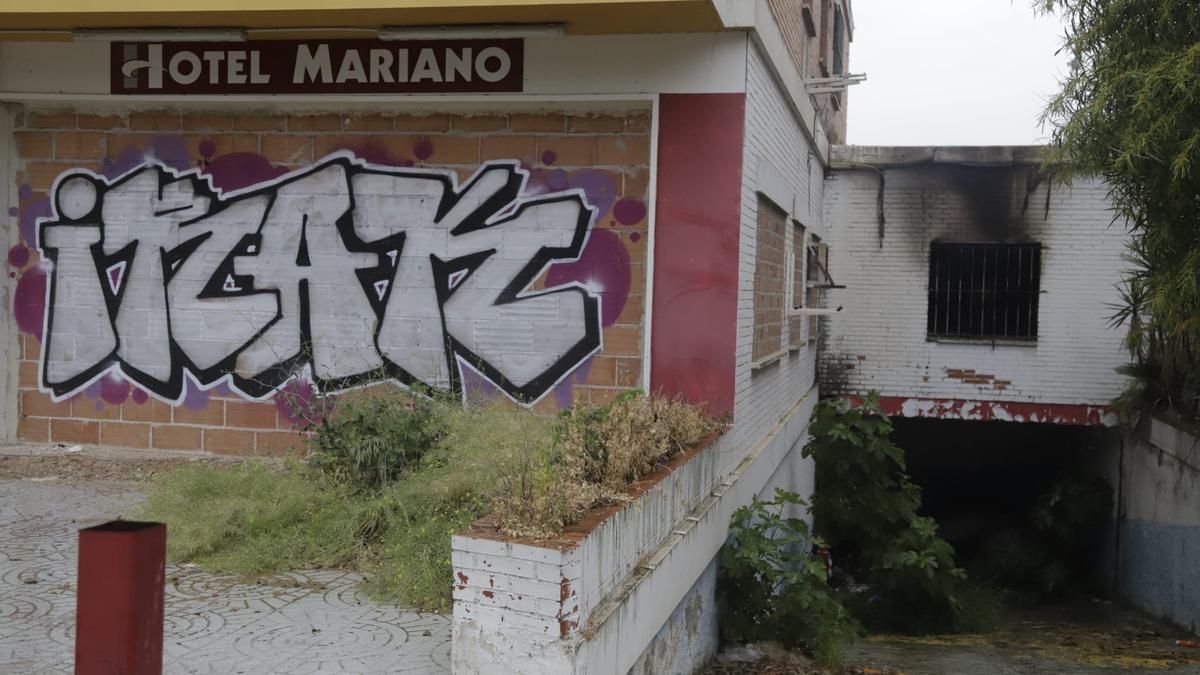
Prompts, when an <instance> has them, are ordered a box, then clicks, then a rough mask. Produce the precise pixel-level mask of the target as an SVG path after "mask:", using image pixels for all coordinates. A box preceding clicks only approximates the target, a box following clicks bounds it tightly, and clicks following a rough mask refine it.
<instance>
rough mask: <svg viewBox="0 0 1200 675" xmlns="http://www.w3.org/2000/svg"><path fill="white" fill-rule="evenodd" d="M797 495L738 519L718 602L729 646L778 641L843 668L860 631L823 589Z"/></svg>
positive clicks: (755, 505)
mask: <svg viewBox="0 0 1200 675" xmlns="http://www.w3.org/2000/svg"><path fill="white" fill-rule="evenodd" d="M804 505H805V504H804V500H802V499H801V498H800V496H799V495H797V494H795V493H793V492H787V491H786V490H779V489H777V490H776V491H775V499H774V500H773V501H769V502H763V501H759V500H758V499H757V498H755V499H754V501H753V502H752V503H751V504H750V505H748V506H743V507H741V508H739V509H738V510H737V511H736V512H735V513H734V514H733V520H732V522H731V523H730V528H729V542H728V543H726V545H725V546H724V547H723V548H722V549H721V556H720V557H721V567H720V572H719V576H718V581H717V603H718V611H719V615H720V625H721V633H722V637H723V638H724V639H725V640H726V641H727V642H737V643H746V642H762V641H773V642H779V643H781V644H782V645H784V646H786V647H789V648H799V649H801V650H803V651H804V653H806V654H808V655H809V656H810V657H812V658H813V659H814V660H816V661H817V662H818V663H821V664H823V665H829V664H834V663H837V662H839V661H841V659H842V657H843V655H844V653H845V649H846V646H847V645H848V644H849V643H850V642H852V641H853V640H854V638H855V637H856V636H857V634H858V630H859V628H858V624H857V622H855V620H854V619H853V618H851V617H850V615H849V614H848V613H847V612H846V609H845V608H844V607H843V606H842V604H841V602H839V601H838V599H837V598H836V597H835V596H834V594H833V592H832V591H831V590H830V588H829V586H828V585H827V583H826V569H825V561H824V560H822V559H820V558H818V557H816V556H814V555H812V554H811V553H809V552H808V551H809V550H810V548H811V546H812V545H813V544H814V543H816V544H819V543H820V542H817V541H816V540H815V538H814V537H813V536H812V535H811V533H810V532H809V529H808V524H807V523H805V522H804V521H803V520H802V519H799V518H794V517H785V516H784V510H785V509H787V508H789V507H797V506H804Z"/></svg>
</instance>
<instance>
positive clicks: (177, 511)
mask: <svg viewBox="0 0 1200 675" xmlns="http://www.w3.org/2000/svg"><path fill="white" fill-rule="evenodd" d="M381 418H383V419H381ZM430 429H432V430H436V432H435V433H433V432H429V431H428V430H430ZM711 429H712V424H711V422H709V421H707V420H706V419H705V418H703V416H702V415H701V414H700V413H699V411H698V409H697V408H695V407H693V406H688V405H685V404H683V403H680V402H677V401H666V400H659V399H648V398H646V397H644V396H641V395H635V394H631V395H628V396H623V397H621V398H619V399H618V400H617V401H616V402H614V403H612V404H610V405H609V406H605V407H601V408H587V409H583V408H577V409H573V410H572V411H571V412H570V413H568V414H565V415H563V416H562V417H560V418H559V419H554V418H548V417H545V416H541V415H536V414H534V413H532V412H530V411H527V410H524V409H519V408H516V407H514V406H511V405H508V404H504V403H497V404H492V405H473V406H470V407H466V408H464V407H462V406H460V405H458V404H455V403H452V402H447V401H433V402H421V403H420V404H418V405H412V404H411V402H405V401H404V400H402V399H398V400H397V402H396V403H394V404H393V405H385V404H381V403H380V402H379V400H378V399H367V398H361V397H360V398H355V399H350V400H349V401H348V402H347V403H345V404H344V405H343V404H341V403H339V404H338V406H337V408H336V409H335V411H334V413H333V415H332V417H331V419H330V420H329V422H328V423H323V424H322V425H320V426H318V427H317V429H316V431H315V434H316V440H315V441H314V443H313V450H314V453H313V457H312V461H310V463H309V464H308V465H304V464H301V463H292V464H289V465H288V466H286V467H285V468H283V469H270V468H267V467H265V466H262V465H258V464H252V463H245V464H238V465H234V466H229V467H216V466H196V467H187V468H183V469H179V470H177V471H174V472H171V473H169V474H166V475H164V476H163V477H161V478H160V479H158V480H157V481H156V482H155V484H154V485H153V487H152V489H151V491H150V494H149V497H148V500H147V501H146V503H145V505H144V506H143V507H142V508H141V511H140V513H138V514H137V515H138V517H141V518H147V519H153V520H159V521H163V522H166V523H167V525H168V528H169V532H170V536H169V547H168V553H169V555H170V557H171V559H172V560H174V561H176V562H194V563H197V564H199V565H200V566H201V567H203V568H205V569H209V570H212V571H215V572H229V573H235V574H245V575H258V574H268V573H274V572H280V571H285V570H291V569H304V568H314V567H330V566H339V567H354V568H357V569H359V570H361V571H362V572H364V573H365V575H366V578H367V590H368V591H369V592H370V593H371V594H372V595H374V596H376V597H379V598H384V599H394V600H396V601H398V602H401V603H403V604H406V605H410V606H414V607H417V608H419V609H423V610H430V611H444V610H446V609H448V607H449V605H450V587H451V581H452V579H451V574H452V568H451V562H450V536H451V534H453V533H454V532H455V531H458V530H462V529H464V528H466V527H467V526H469V525H470V524H471V523H472V522H474V521H475V520H477V519H479V518H480V517H482V516H483V515H485V514H487V513H489V512H496V514H497V520H498V522H499V524H500V527H501V528H502V530H503V531H505V532H506V533H508V534H511V535H517V536H531V537H539V536H549V535H552V534H554V533H555V532H557V531H558V530H560V529H561V528H562V527H563V526H565V525H567V524H569V523H571V522H573V521H574V520H575V519H577V518H579V517H580V516H582V515H583V513H585V512H586V511H587V510H588V509H589V508H591V507H592V506H594V505H596V504H597V503H599V502H602V501H605V500H607V499H613V498H618V495H619V493H620V491H621V490H622V489H624V488H625V487H627V486H628V484H629V482H630V481H632V480H636V479H637V478H638V477H640V476H641V475H644V473H645V472H647V471H649V470H652V469H653V468H654V467H656V466H658V465H659V464H661V463H662V462H664V461H667V460H669V459H670V458H671V457H672V456H674V455H675V454H677V453H678V452H680V451H681V450H683V449H686V448H687V447H689V446H690V445H692V444H694V443H696V442H698V441H699V440H700V439H702V438H703V437H704V436H706V435H707V434H708V433H709V432H710V431H711ZM373 434H382V435H384V436H388V435H390V436H393V437H395V438H398V439H410V440H411V439H418V440H419V443H414V446H419V447H412V448H406V447H383V446H382V445H380V444H379V443H377V442H374V441H373V440H372V439H373V438H374V437H375V436H373ZM584 436H587V437H589V438H591V441H590V442H589V443H583V442H582V440H581V439H582V438H583V437H584ZM395 442H396V443H405V442H406V441H405V440H399V441H395ZM581 453H586V454H581Z"/></svg>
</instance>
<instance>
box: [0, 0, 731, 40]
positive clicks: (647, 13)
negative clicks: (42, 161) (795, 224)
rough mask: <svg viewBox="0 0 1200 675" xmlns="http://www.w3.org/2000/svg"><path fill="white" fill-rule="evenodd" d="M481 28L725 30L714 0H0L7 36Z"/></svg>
mask: <svg viewBox="0 0 1200 675" xmlns="http://www.w3.org/2000/svg"><path fill="white" fill-rule="evenodd" d="M332 5H336V6H332ZM483 23H562V24H565V25H566V27H567V31H568V32H570V33H575V34H599V33H658V32H672V33H674V32H708V31H717V30H721V29H722V28H723V25H722V23H721V19H720V15H719V14H718V12H717V10H716V7H715V5H714V4H713V0H448V1H445V2H442V1H438V0H344V1H339V2H336V3H333V2H330V0H208V1H207V2H205V3H204V4H203V5H201V6H198V5H196V4H194V3H181V2H177V1H174V0H0V26H3V27H4V28H5V29H9V30H13V29H16V30H24V29H30V30H70V29H75V28H177V27H178V28H196V27H204V26H221V27H227V28H246V29H254V28H311V27H329V28H349V27H358V26H361V27H376V26H393V25H395V26H421V25H442V24H483ZM0 39H3V36H0Z"/></svg>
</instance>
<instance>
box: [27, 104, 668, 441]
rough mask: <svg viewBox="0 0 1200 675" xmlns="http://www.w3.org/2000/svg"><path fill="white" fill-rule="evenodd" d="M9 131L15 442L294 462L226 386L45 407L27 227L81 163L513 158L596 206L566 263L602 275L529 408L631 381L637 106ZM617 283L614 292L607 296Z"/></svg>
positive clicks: (115, 393)
mask: <svg viewBox="0 0 1200 675" xmlns="http://www.w3.org/2000/svg"><path fill="white" fill-rule="evenodd" d="M14 135H15V142H16V147H17V152H18V155H19V162H18V164H17V173H16V175H15V177H13V179H15V181H16V183H17V186H18V196H19V200H20V203H19V205H18V208H17V209H14V212H11V213H10V216H12V217H13V220H15V221H17V222H16V226H17V227H18V228H19V229H20V231H21V233H22V236H21V242H20V243H18V244H17V245H16V246H14V247H13V250H12V251H10V254H9V260H8V265H9V272H10V275H12V276H13V277H14V278H15V279H16V280H17V293H16V298H15V305H14V306H15V310H14V312H15V313H16V315H17V323H18V326H19V328H20V330H21V350H20V363H19V378H18V379H19V388H20V392H19V412H20V417H19V427H18V436H19V438H20V439H21V440H26V441H33V442H49V443H65V444H74V443H88V444H95V443H99V444H105V445H113V446H122V447H133V448H161V449H171V450H198V449H203V450H207V451H210V452H215V453H230V454H258V455H279V454H297V453H300V452H302V448H303V437H302V434H300V433H298V432H297V429H298V426H297V424H296V422H295V421H294V420H293V419H292V418H291V416H290V414H289V410H288V407H287V406H286V405H284V404H283V403H282V402H281V401H276V400H271V399H268V400H266V401H261V402H255V401H250V400H246V399H244V398H242V397H240V396H239V395H238V394H236V393H235V392H231V391H229V390H228V389H227V388H225V387H220V386H219V387H217V388H215V389H213V390H210V391H207V392H205V391H200V390H198V389H195V390H189V392H188V395H187V397H186V398H185V400H184V402H183V403H181V404H179V405H171V404H168V403H165V402H163V401H160V400H158V399H156V398H155V397H154V396H150V395H147V394H146V392H143V391H141V390H140V389H139V388H138V387H137V386H136V385H132V384H130V383H129V382H126V381H125V379H124V378H122V377H120V376H117V375H112V374H110V375H107V376H105V377H104V378H102V380H101V381H99V382H97V383H96V384H95V385H93V386H91V387H89V388H88V390H87V391H84V392H81V393H77V394H75V395H74V396H72V397H70V398H69V399H67V400H63V401H60V402H57V403H55V402H53V401H52V400H51V397H50V396H49V395H48V394H47V393H44V392H42V391H40V390H39V389H38V361H39V358H40V354H41V344H40V339H39V337H40V334H41V324H40V322H41V318H40V316H39V315H38V311H39V310H40V311H44V306H39V303H42V305H44V302H45V287H46V271H47V270H46V265H43V264H41V261H40V260H39V257H38V254H37V251H36V249H35V248H34V241H32V238H33V235H32V232H33V224H34V223H35V222H36V218H37V217H38V216H45V215H49V210H48V201H47V200H48V191H49V189H50V188H51V186H52V184H53V181H54V179H55V178H56V177H57V176H58V175H59V174H61V173H62V172H63V171H66V170H68V169H72V168H86V169H90V170H92V171H94V172H97V173H103V174H106V175H109V177H112V176H113V175H116V174H117V173H120V171H122V170H123V168H122V166H123V165H122V163H129V162H134V163H136V162H138V161H140V160H141V159H142V158H145V157H150V156H154V157H158V158H159V159H161V160H164V161H168V160H169V161H170V162H173V163H174V164H175V165H176V168H183V167H182V165H183V164H186V166H187V167H198V168H200V169H201V170H205V169H206V168H207V167H210V166H215V165H216V163H218V162H224V163H226V164H228V163H229V162H239V161H253V162H268V163H270V165H273V166H275V167H283V168H286V169H297V168H301V167H303V166H306V165H308V164H310V163H312V162H313V161H315V160H318V159H320V158H321V157H323V156H325V155H327V154H329V153H331V152H333V151H336V150H343V149H349V150H352V151H354V152H355V153H356V154H357V155H358V156H359V157H362V158H364V159H367V160H368V161H371V162H375V163H380V164H393V165H405V166H408V165H412V166H416V167H430V168H446V169H452V170H454V171H455V172H456V173H457V174H458V176H459V178H460V180H462V179H465V178H467V177H468V176H470V175H471V174H472V173H474V172H475V170H476V169H477V168H478V165H479V164H480V163H481V162H483V161H487V160H492V159H516V160H520V161H521V163H522V165H523V166H524V167H525V168H526V169H527V170H529V171H530V174H531V178H530V186H533V187H530V188H527V191H528V190H531V189H532V190H540V191H541V192H552V191H556V190H558V189H567V188H572V187H581V188H583V190H584V191H585V193H586V194H587V196H588V198H589V199H588V201H589V202H591V203H593V204H597V203H599V204H602V205H603V207H602V208H603V209H604V210H605V212H604V213H601V214H599V215H598V216H597V219H596V221H595V226H594V229H593V231H592V233H591V237H590V239H589V242H588V246H587V248H585V250H584V255H583V257H582V259H581V261H580V262H579V263H576V264H578V265H584V268H585V270H587V269H594V270H596V271H597V273H598V274H601V275H602V276H604V278H605V283H604V284H603V285H604V289H605V290H604V291H603V293H602V297H601V303H602V306H603V310H604V312H605V313H604V314H603V317H604V328H603V338H602V340H603V348H602V350H601V352H600V353H598V354H596V355H595V356H593V357H592V358H591V359H590V361H589V362H587V363H585V364H584V365H583V366H581V367H580V368H578V369H577V370H576V371H575V372H574V373H572V374H570V375H568V376H567V378H566V380H565V381H564V383H563V384H560V385H559V386H558V387H557V388H556V389H555V390H553V391H552V392H551V393H549V394H547V395H546V396H545V397H544V398H543V399H541V400H540V401H539V402H538V404H537V405H536V406H535V408H536V409H538V410H546V411H550V410H555V409H558V408H559V407H561V406H562V405H564V404H566V403H567V402H569V401H570V400H572V399H576V400H583V401H586V402H603V401H607V400H610V399H611V398H612V397H613V396H615V395H616V393H618V392H619V391H621V390H622V389H624V388H628V387H633V386H638V385H640V383H641V377H642V362H641V353H642V330H643V320H644V307H645V295H644V294H645V287H646V279H645V275H646V270H645V260H646V247H647V243H648V242H647V221H646V215H645V214H646V208H645V203H646V199H647V187H648V181H649V156H650V150H649V140H650V139H649V113H648V112H645V111H633V112H622V113H603V114H594V115H593V114H576V113H571V114H566V113H547V112H537V113H517V112H511V113H497V114H480V115H461V114H452V113H444V114H430V115H421V116H412V115H392V114H361V115H359V114H355V115H340V114H304V115H300V114H297V115H270V114H241V113H230V112H217V113H198V112H197V113H193V112H188V111H185V112H166V111H150V112H133V113H129V114H119V115H118V114H114V115H93V114H87V113H85V112H83V111H78V112H57V111H48V112H37V111H30V112H27V113H26V114H25V115H24V116H23V118H22V119H21V121H20V124H19V126H18V128H17V129H16V131H15V132H14ZM559 264H562V263H559ZM589 266H590V267H589ZM554 269H555V267H554V266H552V267H551V270H550V276H551V277H552V275H553V272H554ZM613 279H616V280H617V282H618V283H616V284H614V283H612V280H613ZM626 279H627V284H625V286H626V287H627V289H628V290H627V292H626V291H624V290H623V289H622V288H621V286H622V282H624V280H626ZM543 283H544V281H539V282H538V283H537V284H535V285H542V284H543ZM553 283H559V282H553ZM614 287H615V288H614ZM476 379H478V378H476ZM289 386H290V385H289ZM482 391H483V394H482V395H485V396H487V395H494V396H497V397H501V398H503V395H502V394H501V393H500V392H499V391H498V390H496V391H494V392H492V393H489V392H488V386H487V385H486V384H485V385H484V386H483V390H482ZM277 403H279V405H277Z"/></svg>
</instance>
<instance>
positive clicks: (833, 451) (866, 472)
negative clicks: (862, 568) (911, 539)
mask: <svg viewBox="0 0 1200 675" xmlns="http://www.w3.org/2000/svg"><path fill="white" fill-rule="evenodd" d="M891 432H892V422H891V420H890V419H888V417H887V415H884V414H883V413H882V411H880V409H879V396H878V394H874V393H872V394H871V395H870V396H868V397H867V398H866V399H865V400H864V401H863V402H862V404H861V405H859V406H849V405H848V404H846V403H845V402H844V401H841V400H837V399H824V400H822V401H821V402H819V403H818V404H817V407H816V410H815V411H814V412H813V416H812V421H811V423H810V425H809V433H810V435H811V436H810V440H809V442H808V444H807V445H806V446H805V447H804V451H803V455H804V457H812V458H814V459H815V460H816V464H817V485H818V488H819V489H818V490H817V492H816V494H815V495H814V496H813V513H814V515H815V516H816V520H817V525H818V527H819V529H820V532H821V534H822V536H824V537H825V538H826V539H827V540H828V541H829V543H830V545H831V546H833V547H835V548H841V547H843V546H846V545H851V546H852V547H854V548H856V549H857V548H860V547H865V548H875V547H879V546H882V545H883V544H885V543H886V542H887V540H888V539H889V538H891V537H893V536H894V535H895V533H896V531H897V529H898V528H900V527H903V526H905V525H906V524H907V523H909V522H911V521H912V520H913V518H915V517H916V514H917V508H918V507H919V506H920V504H921V490H920V488H918V487H917V486H916V485H914V484H913V483H912V481H910V480H909V479H908V476H907V475H905V474H904V468H905V465H904V451H903V450H901V449H900V448H898V447H896V445H895V444H894V443H892V442H891V440H890V439H889V438H888V436H889V434H891ZM881 555H882V552H881V551H878V552H873V555H871V557H872V558H875V559H878V558H880V557H881Z"/></svg>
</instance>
